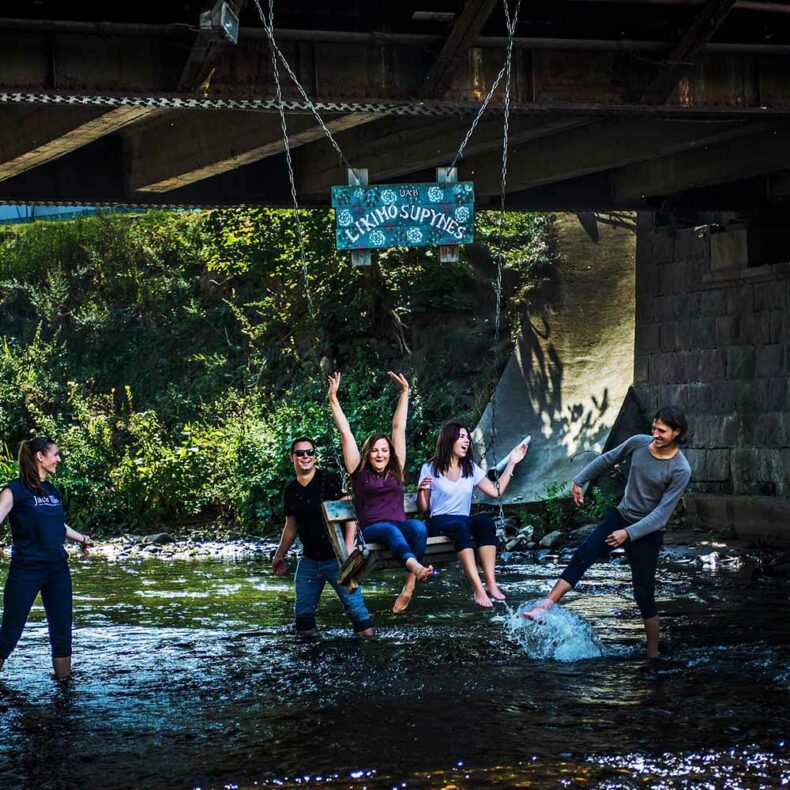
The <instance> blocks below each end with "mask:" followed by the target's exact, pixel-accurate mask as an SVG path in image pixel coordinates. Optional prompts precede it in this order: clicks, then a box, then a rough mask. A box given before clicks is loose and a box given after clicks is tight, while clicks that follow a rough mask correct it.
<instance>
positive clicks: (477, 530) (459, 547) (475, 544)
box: [428, 513, 499, 551]
mask: <svg viewBox="0 0 790 790" xmlns="http://www.w3.org/2000/svg"><path fill="white" fill-rule="evenodd" d="M428 534H429V535H430V536H431V537H434V536H435V535H448V536H449V537H451V538H452V539H453V540H454V541H455V550H456V551H463V550H464V549H476V548H479V547H480V546H497V545H498V544H499V541H498V540H497V537H496V524H495V523H494V519H493V518H491V516H487V515H486V514H485V513H478V514H477V515H476V516H456V515H449V514H448V515H444V516H432V517H431V520H430V521H429V522H428Z"/></svg>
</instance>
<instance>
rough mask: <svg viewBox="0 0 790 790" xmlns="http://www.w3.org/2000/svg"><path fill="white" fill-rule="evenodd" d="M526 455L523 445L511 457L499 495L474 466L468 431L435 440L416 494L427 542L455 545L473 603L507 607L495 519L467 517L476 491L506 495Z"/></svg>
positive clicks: (459, 428)
mask: <svg viewBox="0 0 790 790" xmlns="http://www.w3.org/2000/svg"><path fill="white" fill-rule="evenodd" d="M526 454H527V445H525V444H520V445H519V446H518V447H516V449H515V450H513V452H511V453H510V457H509V458H508V463H507V466H506V467H505V471H504V472H502V474H501V476H500V477H499V490H497V486H496V484H495V483H492V482H491V481H490V480H489V479H488V478H487V477H486V473H485V472H484V471H483V470H482V469H481V468H480V467H479V466H478V465H477V464H476V463H475V462H474V451H473V449H472V442H471V439H470V436H469V431H468V430H467V428H466V426H465V425H462V424H461V423H460V422H449V423H447V425H445V426H444V427H443V428H442V431H441V433H440V434H439V438H438V439H437V440H436V452H435V453H434V456H433V458H432V459H431V460H430V461H429V462H428V463H427V464H423V467H422V470H421V471H420V484H419V486H418V489H417V506H418V507H419V508H420V510H421V511H423V512H427V511H429V510H430V513H431V519H430V521H429V523H428V536H429V537H434V536H436V535H448V536H450V537H451V538H453V539H454V541H455V550H456V551H457V552H458V559H459V560H460V562H461V567H462V568H463V569H464V573H465V574H466V576H467V578H468V579H469V583H470V584H471V585H472V592H473V594H474V599H475V603H476V604H478V605H479V606H486V607H489V606H493V604H492V603H491V599H492V598H493V599H494V600H495V601H504V600H505V596H504V594H503V593H502V590H500V589H499V587H498V586H497V583H496V577H495V574H494V564H495V562H496V549H497V538H496V525H495V524H494V519H493V518H491V516H488V515H485V514H482V513H481V514H478V515H475V516H471V517H470V515H469V511H470V510H471V508H472V494H473V492H474V488H475V486H477V487H478V488H479V489H480V490H481V491H482V492H483V493H484V494H486V495H488V496H490V497H493V498H494V499H496V498H497V497H499V496H501V495H502V494H504V493H505V489H506V488H507V487H508V484H509V483H510V481H511V479H512V478H513V470H514V469H515V467H516V464H518V463H519V462H520V461H521V460H522V459H523V458H524V456H525V455H526ZM475 549H477V551H478V554H479V556H480V564H481V565H482V566H483V575H484V577H485V586H483V584H482V583H481V582H480V576H479V575H478V573H477V563H476V562H475Z"/></svg>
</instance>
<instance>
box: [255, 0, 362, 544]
mask: <svg viewBox="0 0 790 790" xmlns="http://www.w3.org/2000/svg"><path fill="white" fill-rule="evenodd" d="M255 5H256V6H257V8H258V12H259V14H260V15H261V19H262V20H263V23H264V27H265V28H266V33H267V35H268V36H269V43H270V44H271V47H270V50H271V56H272V72H273V74H274V82H275V88H276V92H277V101H278V109H279V115H280V129H281V130H282V135H283V146H284V148H285V161H286V164H287V166H288V180H289V182H290V188H291V201H292V203H293V209H294V217H295V220H296V236H297V238H298V240H299V263H300V267H301V272H302V282H303V286H304V289H303V290H304V292H305V294H306V295H307V308H308V312H309V313H310V321H311V323H312V325H313V337H314V340H315V344H314V345H313V346H312V347H311V351H312V354H313V358H314V361H315V365H316V370H317V371H318V378H319V381H320V380H321V378H322V376H321V360H320V359H319V358H318V352H317V351H316V344H318V343H319V342H320V339H321V338H320V332H319V324H318V314H317V312H316V309H315V303H314V302H313V289H312V288H311V287H310V277H309V271H308V267H307V256H306V255H305V247H304V233H303V229H302V221H301V218H300V216H299V213H300V209H299V199H298V197H297V194H296V176H295V174H294V168H293V159H292V158H291V144H290V140H289V138H288V125H287V122H286V119H285V109H284V106H283V104H284V103H283V100H282V88H281V85H280V72H279V69H278V67H277V57H276V55H275V53H276V52H277V51H278V49H277V44H276V42H275V41H274V0H269V20H270V24H267V23H266V18H265V15H264V13H263V9H262V8H261V6H260V3H259V2H258V0H255ZM316 117H318V118H319V121H320V117H319V116H317V115H316ZM322 126H323V123H322ZM324 128H325V127H324ZM326 131H328V130H326ZM323 414H324V421H325V428H326V435H327V439H328V440H329V446H330V448H331V450H332V453H333V455H334V459H335V465H336V466H337V469H338V471H339V472H340V479H341V480H342V483H343V488H344V489H345V490H346V491H350V488H349V483H348V477H347V475H346V467H345V464H344V463H343V460H342V458H341V457H340V454H339V452H338V449H337V443H336V442H335V438H334V437H335V432H334V430H333V426H332V422H331V420H330V419H329V414H328V412H327V409H326V408H324V410H323ZM322 498H323V496H322ZM356 538H357V542H358V544H359V546H360V547H361V548H362V549H363V550H364V549H365V548H366V545H365V538H364V537H363V536H362V530H361V529H359V528H357V530H356Z"/></svg>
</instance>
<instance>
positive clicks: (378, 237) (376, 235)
mask: <svg viewBox="0 0 790 790" xmlns="http://www.w3.org/2000/svg"><path fill="white" fill-rule="evenodd" d="M386 241H387V237H386V236H385V235H384V234H383V233H382V232H381V231H380V230H374V231H373V233H371V234H370V243H371V244H373V245H375V246H376V247H380V246H381V245H382V244H384V243H385V242H386Z"/></svg>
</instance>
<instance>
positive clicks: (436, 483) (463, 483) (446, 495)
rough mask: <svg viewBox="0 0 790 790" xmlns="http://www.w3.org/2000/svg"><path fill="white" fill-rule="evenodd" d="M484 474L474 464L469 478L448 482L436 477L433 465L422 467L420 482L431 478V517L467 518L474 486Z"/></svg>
mask: <svg viewBox="0 0 790 790" xmlns="http://www.w3.org/2000/svg"><path fill="white" fill-rule="evenodd" d="M485 476H486V473H485V472H484V471H483V470H482V469H481V468H480V467H479V466H478V465H477V464H475V463H473V464H472V474H471V475H470V476H469V477H464V476H463V475H461V477H459V478H458V479H457V480H448V479H447V478H446V477H444V475H436V474H434V471H433V464H431V463H427V464H423V465H422V469H421V470H420V480H422V479H423V478H424V477H431V478H433V482H432V483H431V516H468V515H469V511H470V510H471V509H472V494H473V493H474V488H475V486H476V485H477V484H478V483H479V482H480V481H481V480H482V479H483V478H484V477H485Z"/></svg>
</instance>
